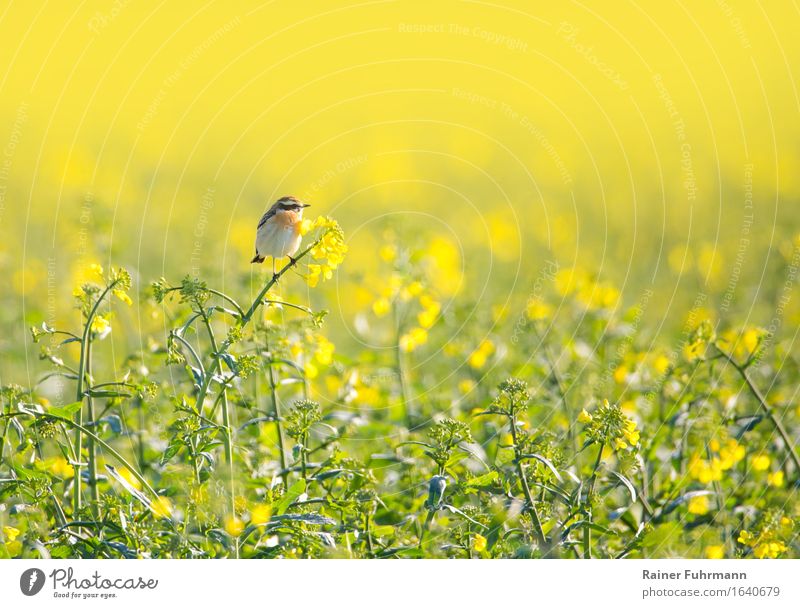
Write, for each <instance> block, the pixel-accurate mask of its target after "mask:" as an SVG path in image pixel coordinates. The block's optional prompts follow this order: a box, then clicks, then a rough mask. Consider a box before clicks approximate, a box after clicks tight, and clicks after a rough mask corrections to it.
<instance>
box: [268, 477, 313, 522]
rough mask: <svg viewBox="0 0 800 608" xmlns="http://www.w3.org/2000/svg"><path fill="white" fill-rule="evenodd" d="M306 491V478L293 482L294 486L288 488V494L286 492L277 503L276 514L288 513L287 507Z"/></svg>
mask: <svg viewBox="0 0 800 608" xmlns="http://www.w3.org/2000/svg"><path fill="white" fill-rule="evenodd" d="M305 491H306V482H305V480H303V479H301V480H300V481H297V482H295V483H294V484H292V486H291V487H290V488H289V489H288V490H286V494H284V495H283V497H282V498H281V499H280V500H279V501H278V504H276V505H275V514H276V515H283V514H284V513H286V509H288V508H289V507H291V506H292V504H293V503H294V501H296V500H297V499H298V498H300V496H302V494H303V493H304V492H305Z"/></svg>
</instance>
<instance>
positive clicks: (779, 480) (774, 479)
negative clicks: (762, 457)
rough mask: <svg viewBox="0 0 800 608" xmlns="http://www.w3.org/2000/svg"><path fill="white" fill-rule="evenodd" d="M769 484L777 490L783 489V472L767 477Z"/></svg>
mask: <svg viewBox="0 0 800 608" xmlns="http://www.w3.org/2000/svg"><path fill="white" fill-rule="evenodd" d="M767 483H768V484H769V485H771V486H774V487H776V488H780V487H783V483H784V477H783V471H775V472H774V473H770V474H768V475H767Z"/></svg>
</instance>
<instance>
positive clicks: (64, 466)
mask: <svg viewBox="0 0 800 608" xmlns="http://www.w3.org/2000/svg"><path fill="white" fill-rule="evenodd" d="M46 466H47V470H48V471H50V472H51V473H52V474H53V475H55V476H56V477H60V478H61V479H70V478H71V477H72V476H74V475H75V469H73V468H72V465H71V464H70V463H69V462H67V459H66V458H64V457H63V456H58V457H56V458H51V459H49V460H47V461H46Z"/></svg>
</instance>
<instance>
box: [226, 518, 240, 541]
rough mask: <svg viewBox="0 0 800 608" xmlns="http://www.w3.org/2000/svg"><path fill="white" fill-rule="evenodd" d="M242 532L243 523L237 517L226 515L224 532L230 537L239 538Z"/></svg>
mask: <svg viewBox="0 0 800 608" xmlns="http://www.w3.org/2000/svg"><path fill="white" fill-rule="evenodd" d="M243 531H244V522H243V521H242V520H241V519H239V518H238V517H234V516H231V515H228V516H227V517H226V518H225V532H227V533H228V534H229V535H230V536H239V535H240V534H241V533H242V532H243Z"/></svg>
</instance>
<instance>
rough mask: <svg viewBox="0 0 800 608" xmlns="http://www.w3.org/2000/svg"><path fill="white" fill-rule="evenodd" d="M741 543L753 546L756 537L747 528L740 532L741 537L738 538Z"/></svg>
mask: <svg viewBox="0 0 800 608" xmlns="http://www.w3.org/2000/svg"><path fill="white" fill-rule="evenodd" d="M736 540H738V541H739V542H740V543H741V544H743V545H747V546H748V547H749V546H751V545H752V544H753V543H754V542H755V537H754V536H753V535H752V534H750V532H748V531H747V530H742V531H741V532H739V538H737V539H736Z"/></svg>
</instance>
